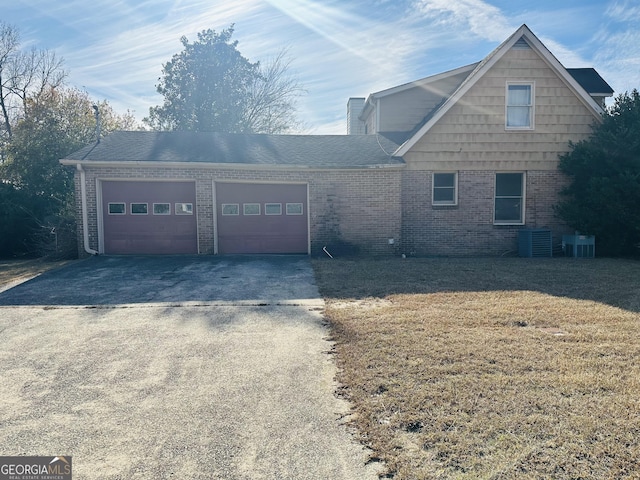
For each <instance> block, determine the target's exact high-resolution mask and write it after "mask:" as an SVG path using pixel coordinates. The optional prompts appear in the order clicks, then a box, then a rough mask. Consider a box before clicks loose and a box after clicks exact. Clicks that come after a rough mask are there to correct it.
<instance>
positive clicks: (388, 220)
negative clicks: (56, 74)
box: [61, 25, 613, 255]
mask: <svg viewBox="0 0 640 480" xmlns="http://www.w3.org/2000/svg"><path fill="white" fill-rule="evenodd" d="M612 94H613V91H612V89H611V87H609V85H607V84H606V82H604V80H602V78H601V77H600V76H599V75H598V74H597V72H596V71H595V70H593V69H566V68H564V67H563V66H562V65H561V64H560V63H559V62H558V60H557V59H556V58H555V57H554V56H553V55H552V54H551V52H549V50H548V49H547V48H546V47H545V46H544V45H543V44H542V43H541V42H540V40H539V39H538V38H537V37H535V35H534V34H533V33H532V32H531V31H530V30H529V28H528V27H527V26H526V25H523V26H522V27H520V28H519V29H518V30H517V31H516V32H515V33H514V34H513V35H512V36H511V37H509V38H508V39H507V40H506V41H505V42H503V43H502V44H501V45H500V46H499V47H498V48H496V49H495V50H494V51H493V52H491V53H490V54H489V55H488V56H487V57H486V58H485V59H484V60H482V61H481V62H479V63H475V64H472V65H468V66H465V67H461V68H458V69H455V70H452V71H449V72H444V73H441V74H438V75H434V76H431V77H427V78H425V79H422V80H419V81H416V82H412V83H410V84H406V85H401V86H397V87H394V88H391V89H388V90H384V91H382V92H377V93H374V94H371V95H370V96H369V97H368V98H366V99H365V98H352V99H350V100H349V102H348V106H347V124H348V127H347V132H348V135H237V134H221V133H211V134H207V133H188V132H116V133H113V134H111V135H109V136H107V137H106V138H104V139H103V140H102V141H101V142H99V143H96V144H95V145H89V146H87V147H85V148H84V149H82V150H80V151H78V152H75V153H74V154H72V155H69V156H68V157H67V158H65V159H63V160H61V162H62V163H63V164H64V165H70V166H74V167H75V168H76V195H77V203H78V216H79V219H80V220H81V221H79V222H78V223H79V233H78V237H79V245H80V248H81V251H82V252H83V253H85V252H86V253H89V254H94V253H107V254H126V253H151V254H166V253H200V254H225V253H311V254H318V253H321V252H322V248H323V247H324V246H328V248H329V249H330V250H331V249H336V250H337V251H345V250H344V249H346V248H347V247H353V248H354V249H357V250H358V251H359V252H361V253H364V254H375V255H384V254H400V253H405V254H408V255H411V254H415V255H500V254H504V253H507V252H511V251H515V250H516V245H517V236H518V231H519V230H521V229H531V228H545V229H549V230H551V231H552V232H553V235H554V237H556V238H559V236H560V235H561V234H562V233H566V230H567V229H566V227H565V226H564V225H562V223H561V222H559V220H557V219H556V218H555V217H554V215H553V205H554V204H555V203H557V201H558V192H559V191H560V189H561V188H562V186H563V185H564V182H565V179H564V178H563V176H562V174H561V173H560V172H559V171H558V169H557V165H558V156H559V155H560V154H562V153H564V152H566V151H567V150H568V142H569V141H574V142H575V141H579V140H581V139H583V138H586V137H587V136H588V135H589V134H590V132H591V125H592V124H593V123H594V122H597V121H599V120H600V118H601V114H602V113H603V106H604V98H605V97H607V96H611V95H612Z"/></svg>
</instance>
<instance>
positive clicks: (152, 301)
mask: <svg viewBox="0 0 640 480" xmlns="http://www.w3.org/2000/svg"><path fill="white" fill-rule="evenodd" d="M0 305H1V306H0V341H1V344H0V366H1V367H2V368H1V370H0V382H1V384H2V389H0V455H71V456H72V457H73V470H74V472H73V473H74V474H75V476H74V478H83V479H85V478H86V479H138V478H139V479H150V478H154V479H323V480H325V479H375V478H377V474H376V473H377V467H376V465H375V464H366V460H367V451H366V450H365V449H363V448H362V447H361V446H360V445H359V444H358V443H357V442H356V441H355V439H354V436H353V432H350V431H348V430H347V427H345V425H344V424H343V421H344V416H345V415H347V414H348V413H349V406H348V405H347V404H346V402H344V401H343V400H340V399H338V398H336V397H335V395H334V392H335V387H336V385H335V383H334V376H335V368H336V367H335V364H334V363H333V361H332V359H331V356H330V354H329V352H330V351H331V348H332V345H331V343H330V342H329V341H328V340H327V334H328V330H327V326H326V325H325V323H324V322H323V318H322V316H321V310H322V306H323V303H322V300H321V299H320V298H319V295H318V291H317V288H316V286H315V283H314V279H313V272H312V270H311V266H310V262H309V260H308V258H307V257H297V256H271V257H155V258H154V257H96V258H91V259H87V260H83V261H78V262H75V263H73V264H71V265H68V266H66V267H63V268H61V269H58V270H55V271H52V272H48V273H45V274H43V275H41V276H39V277H37V278H35V279H33V280H31V281H29V282H26V283H24V284H22V285H18V286H16V287H14V288H12V289H9V290H7V291H5V292H2V293H0Z"/></svg>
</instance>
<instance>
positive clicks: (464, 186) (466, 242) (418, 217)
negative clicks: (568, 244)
mask: <svg viewBox="0 0 640 480" xmlns="http://www.w3.org/2000/svg"><path fill="white" fill-rule="evenodd" d="M432 173H433V172H431V171H422V170H406V171H404V172H403V175H402V177H403V178H402V183H403V191H402V202H403V212H402V224H403V226H402V239H403V244H402V249H403V252H404V253H407V254H409V255H434V256H498V255H504V254H514V253H517V238H518V230H520V229H522V228H549V229H551V230H552V234H553V237H554V243H559V241H560V239H561V235H562V234H563V233H568V231H569V230H568V228H567V227H566V226H565V225H564V224H563V223H562V222H561V221H560V220H559V219H557V218H555V216H554V213H553V205H555V204H556V203H558V201H559V195H558V192H559V191H560V190H561V188H562V186H563V185H565V182H566V178H565V177H564V176H563V175H562V174H561V173H560V172H559V171H529V172H527V173H526V199H525V202H526V203H525V209H526V210H525V225H523V226H519V225H494V224H493V202H494V184H495V171H460V172H458V205H456V206H434V205H432V184H431V182H432Z"/></svg>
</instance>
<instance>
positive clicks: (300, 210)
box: [216, 183, 309, 254]
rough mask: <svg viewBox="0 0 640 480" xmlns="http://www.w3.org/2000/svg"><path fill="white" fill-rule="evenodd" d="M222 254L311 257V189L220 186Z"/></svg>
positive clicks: (254, 185)
mask: <svg viewBox="0 0 640 480" xmlns="http://www.w3.org/2000/svg"><path fill="white" fill-rule="evenodd" d="M216 205H217V223H218V253H305V254H306V253H308V252H309V236H308V231H309V229H308V221H307V186H306V185H284V184H260V183H255V184H251V183H216Z"/></svg>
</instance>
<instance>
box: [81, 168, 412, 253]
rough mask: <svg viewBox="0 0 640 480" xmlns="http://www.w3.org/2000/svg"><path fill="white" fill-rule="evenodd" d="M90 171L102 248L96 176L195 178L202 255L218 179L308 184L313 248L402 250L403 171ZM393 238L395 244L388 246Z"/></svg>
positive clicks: (93, 216)
mask: <svg viewBox="0 0 640 480" xmlns="http://www.w3.org/2000/svg"><path fill="white" fill-rule="evenodd" d="M85 171H86V189H87V210H88V219H89V244H90V247H91V248H93V249H95V250H98V217H97V192H96V184H97V182H96V180H97V179H109V180H117V179H123V180H125V179H127V180H133V179H135V180H152V179H159V180H195V182H196V199H197V205H196V210H197V215H198V237H199V238H198V244H199V252H200V253H202V254H212V253H214V236H215V232H214V189H213V188H214V187H213V183H214V182H215V181H247V182H251V181H259V182H262V183H270V182H272V183H306V184H308V188H309V212H308V213H309V224H310V240H311V253H312V254H322V247H323V246H325V245H329V246H331V245H338V244H343V245H344V244H350V245H354V246H357V247H358V249H359V252H360V253H362V254H368V255H385V254H390V253H397V252H396V248H397V245H398V244H399V239H400V230H401V206H400V197H401V171H400V170H398V169H376V170H372V169H368V170H306V169H305V170H288V171H287V170H281V169H277V170H276V169H274V170H246V169H213V168H194V167H192V166H189V167H188V168H185V167H153V168H150V167H145V166H132V167H121V166H118V167H88V166H85ZM79 177H80V176H79V173H77V172H76V200H77V202H76V203H77V214H78V224H79V229H78V239H79V252H80V255H86V253H85V252H84V248H83V246H82V241H83V239H82V215H81V199H80V180H79ZM390 238H393V239H394V241H395V243H394V245H389V239H390Z"/></svg>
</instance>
